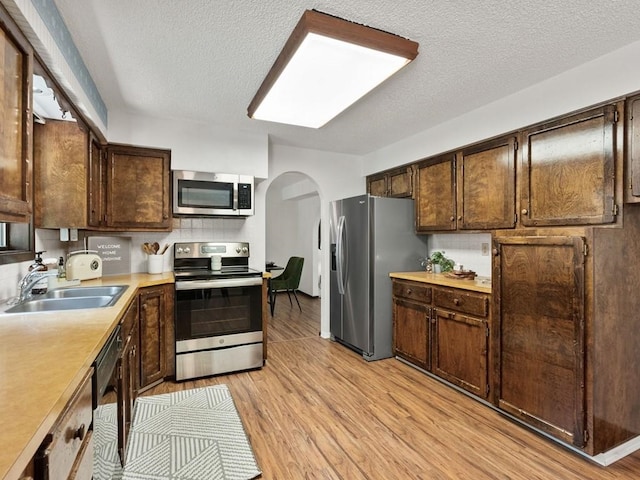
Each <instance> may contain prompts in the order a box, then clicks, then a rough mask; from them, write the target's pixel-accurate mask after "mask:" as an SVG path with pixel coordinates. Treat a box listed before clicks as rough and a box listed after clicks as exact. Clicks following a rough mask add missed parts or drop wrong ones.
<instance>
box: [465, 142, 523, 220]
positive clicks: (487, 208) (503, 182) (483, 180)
mask: <svg viewBox="0 0 640 480" xmlns="http://www.w3.org/2000/svg"><path fill="white" fill-rule="evenodd" d="M516 148H517V142H516V139H515V137H514V136H510V137H505V138H500V139H496V140H493V141H489V142H485V143H482V144H480V145H476V146H473V147H470V148H467V149H465V150H463V151H462V152H461V153H460V154H459V155H458V161H457V168H458V171H457V184H458V185H457V191H458V192H457V195H458V201H457V203H458V219H457V220H458V222H457V223H458V229H459V230H491V229H497V228H513V227H515V222H516V210H515V209H516V206H515V185H516V181H515V152H516Z"/></svg>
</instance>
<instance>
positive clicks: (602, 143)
mask: <svg viewBox="0 0 640 480" xmlns="http://www.w3.org/2000/svg"><path fill="white" fill-rule="evenodd" d="M617 120H618V109H617V106H616V105H607V106H604V107H600V108H596V109H592V110H588V111H586V112H583V113H579V114H576V115H572V116H568V117H565V118H562V119H560V120H557V121H553V122H549V123H544V124H540V125H537V126H534V127H532V128H530V129H528V130H525V131H524V132H523V135H522V139H523V141H522V143H523V145H522V152H521V162H522V163H521V170H520V175H521V181H522V184H521V197H520V208H521V212H520V213H521V216H520V219H521V222H522V224H523V225H525V226H540V225H549V226H552V225H595V224H605V223H613V222H614V221H615V219H616V214H617V205H616V204H615V198H614V197H615V181H616V179H615V163H616V137H617V132H616V126H617Z"/></svg>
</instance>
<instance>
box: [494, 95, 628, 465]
mask: <svg viewBox="0 0 640 480" xmlns="http://www.w3.org/2000/svg"><path fill="white" fill-rule="evenodd" d="M623 112H624V103H623V102H617V103H615V104H611V105H606V106H603V107H600V108H595V109H591V110H587V111H585V112H581V113H578V114H575V115H570V116H567V117H564V118H562V119H559V120H555V121H552V122H547V123H544V124H540V125H537V126H534V127H531V128H529V129H527V130H524V131H523V132H522V133H521V151H520V153H519V157H520V163H519V173H518V181H519V184H518V190H519V211H520V225H519V226H518V228H516V229H513V230H497V231H496V232H495V235H494V240H493V243H494V245H493V247H494V248H493V254H494V261H493V292H492V293H493V315H494V319H495V323H494V330H493V332H492V344H493V346H494V349H493V355H494V363H493V364H494V366H495V371H494V378H495V383H496V385H495V387H496V388H495V389H494V395H493V402H494V404H495V405H496V406H497V407H498V408H500V409H501V410H503V411H505V412H507V413H509V414H510V415H512V416H514V417H516V418H518V419H519V420H521V421H523V422H525V423H527V424H529V425H532V426H533V427H535V428H537V429H539V430H541V431H543V432H545V433H547V434H549V435H551V436H552V437H555V438H558V439H559V440H562V441H563V442H566V443H568V444H571V445H573V446H575V447H577V448H579V449H581V450H583V451H584V452H585V453H587V454H589V455H597V454H599V453H603V452H606V451H608V450H611V449H613V448H615V447H616V446H618V445H620V444H622V443H624V442H626V441H628V440H631V439H632V438H634V437H636V436H638V435H640V395H638V385H640V369H639V368H638V353H637V351H638V349H637V346H638V345H640V326H639V325H638V320H637V318H638V317H637V312H639V311H640V300H637V297H638V295H637V294H636V291H637V289H638V287H639V286H640V272H639V271H638V269H637V268H634V265H637V259H640V242H637V241H635V240H634V239H637V238H639V236H640V208H638V207H639V206H638V205H625V206H624V211H623V209H622V201H623V197H624V191H623V188H624V182H623V179H624V175H623V172H624V165H623V163H624V162H623V159H624V155H623V152H624V142H623V138H624V131H625V129H624V128H623V127H624V124H623V122H622V121H621V120H622V118H623V116H622V114H623Z"/></svg>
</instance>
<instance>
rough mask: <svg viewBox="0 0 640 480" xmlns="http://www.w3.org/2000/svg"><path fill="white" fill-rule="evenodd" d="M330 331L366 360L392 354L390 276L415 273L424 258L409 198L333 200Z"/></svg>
mask: <svg viewBox="0 0 640 480" xmlns="http://www.w3.org/2000/svg"><path fill="white" fill-rule="evenodd" d="M330 214H331V217H330V228H331V234H330V235H331V272H330V276H329V283H330V292H329V294H330V330H331V336H332V338H333V339H335V340H336V341H338V342H340V343H342V344H344V345H346V346H348V347H349V348H351V349H353V350H355V351H357V352H359V353H361V354H362V356H363V357H364V359H365V360H379V359H381V358H388V357H391V356H392V355H393V345H392V342H393V322H392V300H391V298H392V292H391V279H390V278H389V273H390V272H401V271H416V270H419V269H420V258H421V257H425V256H426V255H427V243H426V238H425V237H424V236H419V235H416V233H415V228H414V210H413V200H412V199H407V198H383V197H372V196H370V195H362V196H358V197H352V198H345V199H343V200H337V201H335V202H331V213H330Z"/></svg>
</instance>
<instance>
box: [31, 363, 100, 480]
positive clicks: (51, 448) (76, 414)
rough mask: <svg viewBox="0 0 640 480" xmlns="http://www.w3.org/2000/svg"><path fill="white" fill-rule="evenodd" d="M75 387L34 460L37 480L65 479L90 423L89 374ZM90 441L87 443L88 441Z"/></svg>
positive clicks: (91, 416)
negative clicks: (44, 479)
mask: <svg viewBox="0 0 640 480" xmlns="http://www.w3.org/2000/svg"><path fill="white" fill-rule="evenodd" d="M92 373H93V369H91V370H90V371H89V373H88V374H87V376H86V377H85V378H84V380H83V381H82V383H81V385H80V386H79V387H78V389H77V390H76V392H75V393H74V395H73V397H72V398H71V400H70V401H69V403H68V404H67V406H66V408H65V411H64V412H63V413H62V415H61V416H60V418H59V419H58V422H57V423H56V425H55V426H54V427H53V429H52V430H51V431H50V432H49V434H48V435H47V438H46V439H45V442H44V443H43V445H42V447H40V451H39V452H38V454H37V456H36V478H50V479H54V478H55V479H58V478H60V479H63V478H68V477H69V474H70V473H71V467H73V465H74V463H75V462H76V458H77V457H78V456H79V452H80V450H81V448H82V447H83V445H85V442H84V440H85V437H86V436H87V434H88V433H89V427H90V426H91V421H92V419H93V410H92V397H91V374H92ZM88 440H89V439H87V441H88Z"/></svg>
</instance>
